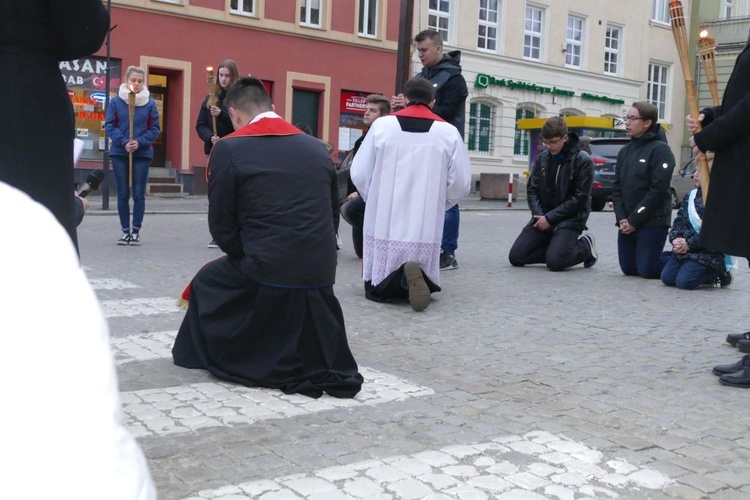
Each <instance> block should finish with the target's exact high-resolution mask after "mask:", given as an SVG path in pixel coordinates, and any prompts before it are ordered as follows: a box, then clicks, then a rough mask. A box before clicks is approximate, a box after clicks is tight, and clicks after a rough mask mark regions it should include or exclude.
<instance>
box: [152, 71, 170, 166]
mask: <svg viewBox="0 0 750 500" xmlns="http://www.w3.org/2000/svg"><path fill="white" fill-rule="evenodd" d="M167 82H168V79H167V76H166V75H159V74H152V73H150V74H149V75H148V91H149V92H150V93H151V98H152V99H153V100H154V101H155V102H156V109H157V110H158V111H159V126H160V128H161V130H160V132H159V136H158V137H157V138H156V140H155V141H154V143H153V145H152V146H153V149H154V159H153V160H152V161H151V166H152V167H164V165H165V162H166V159H167V133H166V132H167V95H168V93H167V92H168V91H167Z"/></svg>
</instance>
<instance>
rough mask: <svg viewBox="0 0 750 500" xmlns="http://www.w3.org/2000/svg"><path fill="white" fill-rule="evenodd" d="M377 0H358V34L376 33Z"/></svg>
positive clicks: (371, 34) (375, 34)
mask: <svg viewBox="0 0 750 500" xmlns="http://www.w3.org/2000/svg"><path fill="white" fill-rule="evenodd" d="M377 25H378V0H359V34H360V35H362V36H371V37H375V36H377V34H378V30H377Z"/></svg>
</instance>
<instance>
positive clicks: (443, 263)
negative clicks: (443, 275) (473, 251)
mask: <svg viewBox="0 0 750 500" xmlns="http://www.w3.org/2000/svg"><path fill="white" fill-rule="evenodd" d="M451 269H458V261H457V260H456V257H455V256H453V255H448V254H447V253H445V252H444V251H443V250H440V270H441V271H450V270H451Z"/></svg>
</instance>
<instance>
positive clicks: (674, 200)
mask: <svg viewBox="0 0 750 500" xmlns="http://www.w3.org/2000/svg"><path fill="white" fill-rule="evenodd" d="M670 192H671V193H672V208H674V209H677V208H680V205H682V203H681V202H680V199H679V198H678V197H677V192H676V191H675V190H674V189H670Z"/></svg>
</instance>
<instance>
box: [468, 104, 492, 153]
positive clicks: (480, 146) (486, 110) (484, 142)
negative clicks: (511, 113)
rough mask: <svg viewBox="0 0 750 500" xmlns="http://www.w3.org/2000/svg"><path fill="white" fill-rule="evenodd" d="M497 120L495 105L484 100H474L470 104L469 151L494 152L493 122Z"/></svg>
mask: <svg viewBox="0 0 750 500" xmlns="http://www.w3.org/2000/svg"><path fill="white" fill-rule="evenodd" d="M494 121H495V106H492V105H491V104H487V103H484V102H472V103H471V105H470V106H469V151H471V152H473V153H488V154H489V153H492V146H493V144H492V136H493V127H492V124H493V122H494Z"/></svg>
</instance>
